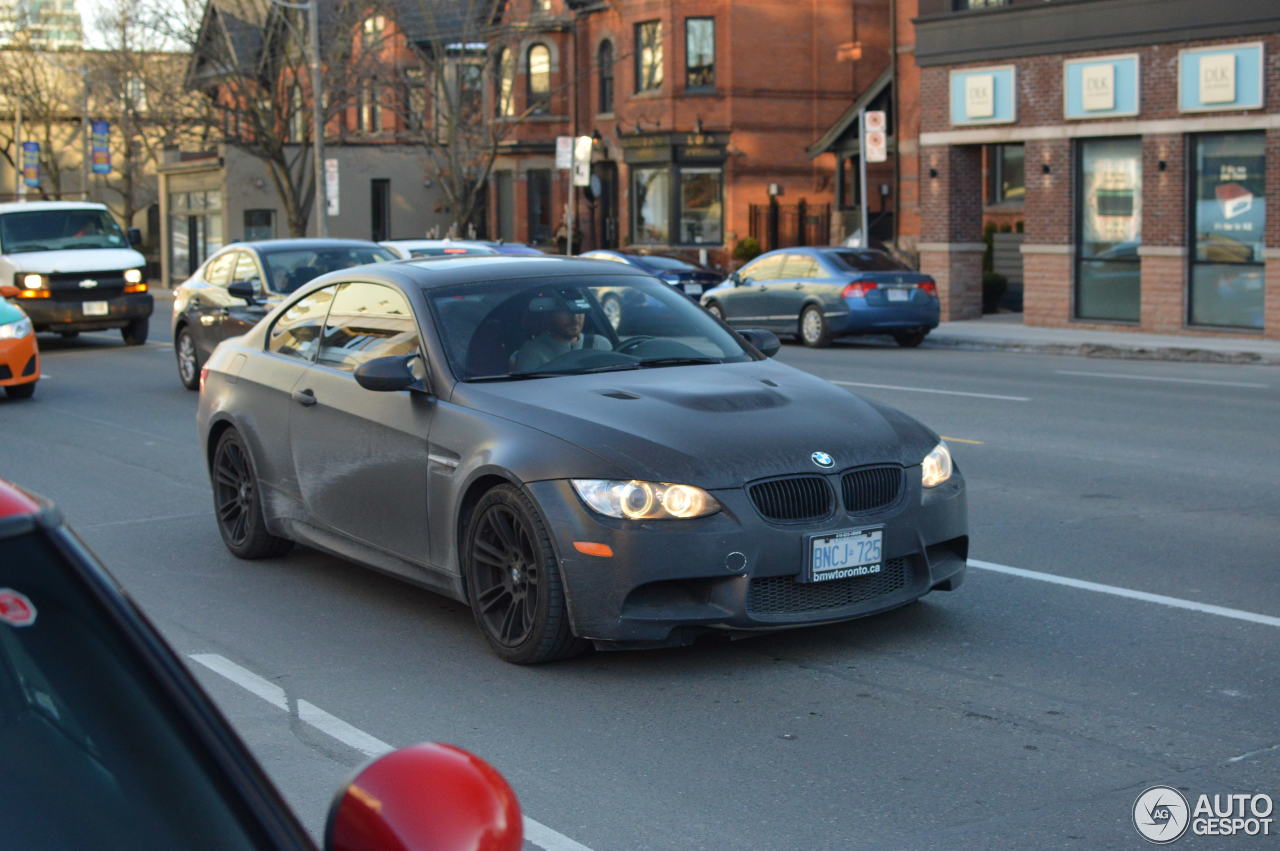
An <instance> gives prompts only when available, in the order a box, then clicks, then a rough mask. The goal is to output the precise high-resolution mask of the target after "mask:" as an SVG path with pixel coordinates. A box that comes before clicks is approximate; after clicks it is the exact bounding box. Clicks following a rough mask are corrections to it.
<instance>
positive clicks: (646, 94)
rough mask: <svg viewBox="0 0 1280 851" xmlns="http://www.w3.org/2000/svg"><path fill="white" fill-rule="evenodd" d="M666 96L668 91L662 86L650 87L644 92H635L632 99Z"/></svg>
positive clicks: (650, 98)
mask: <svg viewBox="0 0 1280 851" xmlns="http://www.w3.org/2000/svg"><path fill="white" fill-rule="evenodd" d="M661 97H666V93H665V92H663V91H662V89H661V88H657V89H649V90H647V91H643V92H635V93H634V94H632V95H631V99H632V100H653V99H654V98H661Z"/></svg>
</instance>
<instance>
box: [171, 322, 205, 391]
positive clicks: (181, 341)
mask: <svg viewBox="0 0 1280 851" xmlns="http://www.w3.org/2000/svg"><path fill="white" fill-rule="evenodd" d="M173 354H174V357H176V358H177V360H178V380H179V381H181V382H182V386H183V387H185V388H187V389H188V390H195V389H196V388H198V387H199V386H200V352H199V351H197V350H196V341H195V339H193V338H192V336H191V332H190V331H188V330H187V326H185V325H183V326H182V327H181V328H179V329H178V336H177V337H176V338H174V341H173Z"/></svg>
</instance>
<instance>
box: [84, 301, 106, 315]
mask: <svg viewBox="0 0 1280 851" xmlns="http://www.w3.org/2000/svg"><path fill="white" fill-rule="evenodd" d="M83 308H84V315H85V316H106V315H107V313H108V307H107V303H106V302H105V301H86V302H85V303H84V305H83Z"/></svg>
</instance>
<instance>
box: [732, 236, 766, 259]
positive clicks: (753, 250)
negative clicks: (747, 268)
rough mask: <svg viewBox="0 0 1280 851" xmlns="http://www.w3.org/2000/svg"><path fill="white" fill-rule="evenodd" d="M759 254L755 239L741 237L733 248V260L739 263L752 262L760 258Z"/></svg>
mask: <svg viewBox="0 0 1280 851" xmlns="http://www.w3.org/2000/svg"><path fill="white" fill-rule="evenodd" d="M760 253H761V252H760V243H759V242H757V241H756V239H755V237H751V236H747V237H743V238H742V239H740V240H738V242H737V243H736V244H735V245H734V246H733V259H734V260H737V261H738V262H739V263H746V262H748V261H751V260H754V259H756V258H757V257H759V256H760Z"/></svg>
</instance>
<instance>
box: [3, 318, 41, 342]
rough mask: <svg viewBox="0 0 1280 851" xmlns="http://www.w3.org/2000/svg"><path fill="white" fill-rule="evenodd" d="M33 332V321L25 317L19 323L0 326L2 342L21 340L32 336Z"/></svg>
mask: <svg viewBox="0 0 1280 851" xmlns="http://www.w3.org/2000/svg"><path fill="white" fill-rule="evenodd" d="M33 330H34V329H33V328H32V327H31V320H30V319H28V318H27V317H25V316H24V317H22V318H21V319H19V320H18V321H17V322H9V323H7V324H4V325H0V340H21V339H22V338H23V337H29V336H31V333H32V331H33Z"/></svg>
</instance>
